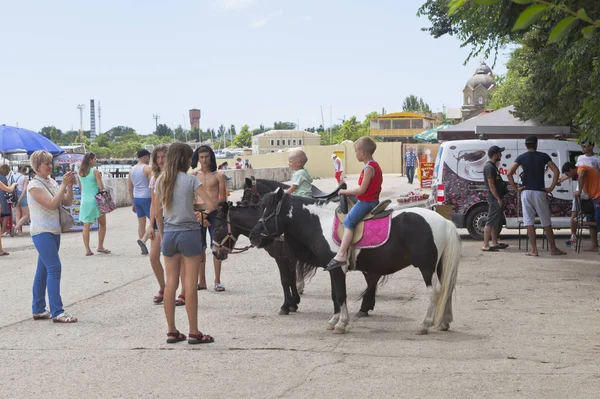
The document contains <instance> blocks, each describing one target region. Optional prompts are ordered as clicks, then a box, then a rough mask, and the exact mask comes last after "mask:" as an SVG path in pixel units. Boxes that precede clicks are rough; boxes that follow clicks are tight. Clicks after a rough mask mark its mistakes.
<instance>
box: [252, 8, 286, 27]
mask: <svg viewBox="0 0 600 399" xmlns="http://www.w3.org/2000/svg"><path fill="white" fill-rule="evenodd" d="M282 14H283V10H277V11H275V12H274V13H271V14H269V15H263V16H259V17H254V18H253V19H252V21H250V24H249V26H250V27H251V28H252V29H260V28H264V27H265V26H266V25H267V24H268V23H269V22H270V21H271V20H272V19H273V18H276V17H279V16H281V15H282Z"/></svg>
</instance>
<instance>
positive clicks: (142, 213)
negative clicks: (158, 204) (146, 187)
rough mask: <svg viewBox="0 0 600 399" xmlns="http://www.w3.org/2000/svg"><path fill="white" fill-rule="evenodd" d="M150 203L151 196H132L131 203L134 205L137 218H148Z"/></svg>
mask: <svg viewBox="0 0 600 399" xmlns="http://www.w3.org/2000/svg"><path fill="white" fill-rule="evenodd" d="M150 204H152V198H134V199H133V205H134V206H135V213H137V217H138V218H143V217H147V218H148V219H150Z"/></svg>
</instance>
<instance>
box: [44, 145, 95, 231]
mask: <svg viewBox="0 0 600 399" xmlns="http://www.w3.org/2000/svg"><path fill="white" fill-rule="evenodd" d="M82 160H83V154H61V155H59V156H57V157H54V167H53V172H54V173H53V174H54V176H55V177H54V179H55V180H56V181H57V182H58V183H59V184H60V183H61V182H62V177H63V176H64V174H65V173H67V172H68V171H70V170H72V171H75V172H77V171H78V170H79V167H80V166H81V161H82ZM80 204H81V188H80V187H79V184H77V183H75V184H74V185H73V204H72V205H71V206H67V207H65V208H67V210H68V211H69V212H71V215H72V216H73V219H74V220H75V223H74V224H73V227H72V228H71V230H70V231H82V230H83V222H80V221H79V205H80ZM90 228H91V229H92V230H98V220H97V219H96V220H95V221H94V222H93V223H92V224H91V225H90Z"/></svg>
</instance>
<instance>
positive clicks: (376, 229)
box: [332, 214, 392, 249]
mask: <svg viewBox="0 0 600 399" xmlns="http://www.w3.org/2000/svg"><path fill="white" fill-rule="evenodd" d="M343 227H344V226H343V225H342V224H341V223H338V219H337V217H336V219H335V220H334V223H333V234H332V237H333V241H334V242H335V243H336V244H337V245H340V244H341V241H340V238H339V236H338V229H340V228H342V229H343ZM359 230H360V229H359V228H357V229H356V230H355V233H356V232H358V231H359ZM391 230H392V215H391V214H390V215H388V216H386V217H383V218H380V219H369V220H366V221H365V222H364V230H363V234H362V237H360V239H358V241H356V239H357V238H356V237H355V238H354V240H353V241H356V243H355V244H353V245H354V247H355V248H357V249H360V248H377V247H380V246H382V245H383V244H385V243H386V242H387V240H388V239H389V238H390V231H391ZM340 235H341V234H340Z"/></svg>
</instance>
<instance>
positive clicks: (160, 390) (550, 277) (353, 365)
mask: <svg viewBox="0 0 600 399" xmlns="http://www.w3.org/2000/svg"><path fill="white" fill-rule="evenodd" d="M350 180H351V181H355V179H350ZM404 180H405V179H403V178H400V177H397V176H386V187H385V189H384V196H387V195H392V194H393V195H394V196H395V195H396V194H397V193H399V192H406V191H408V187H409V186H407V185H406V184H404V183H402V182H403V181H404ZM315 184H317V185H318V186H320V187H323V188H328V187H332V186H334V185H335V184H334V182H332V181H331V180H321V181H316V182H315ZM234 195H239V193H234ZM108 224H109V233H108V237H107V247H108V248H110V249H111V250H112V251H113V254H111V255H96V256H93V257H85V256H83V255H84V250H83V245H82V243H81V241H80V240H81V239H80V236H79V235H78V234H66V235H64V236H63V244H62V250H61V257H62V260H63V279H62V292H63V300H64V302H65V305H66V309H67V310H68V311H69V312H70V313H72V314H74V315H76V316H78V317H79V318H80V320H81V321H80V322H79V323H77V324H75V325H57V324H54V323H52V322H48V321H37V322H34V321H32V320H31V318H30V309H31V305H30V303H31V292H30V291H31V283H32V279H33V274H34V268H35V259H36V252H35V250H34V249H33V247H32V244H31V239H30V237H29V236H25V237H21V238H12V239H11V238H8V239H5V240H4V243H5V248H6V249H7V250H9V251H10V252H11V255H10V256H9V257H4V258H0V303H2V305H1V312H0V314H1V317H0V386H2V390H1V391H0V397H2V398H31V397H45V398H55V397H56V398H58V397H77V398H78V397H94V398H95V397H99V398H100V397H102V398H103V397H106V398H115V397H123V398H134V397H143V398H155V397H156V398H158V397H161V398H164V397H173V398H177V397H182V398H183V397H214V398H231V397H243V398H280V397H294V398H303V397H324V398H330V397H331V398H333V397H335V398H341V397H356V398H364V397H396V398H397V397H406V398H430V397H438V398H545V399H550V398H593V397H598V392H600V290H599V288H600V256H598V254H583V253H582V254H581V255H577V254H575V253H573V252H570V253H569V254H568V255H567V256H566V257H560V258H556V257H551V256H549V255H548V254H547V252H545V251H541V252H540V254H541V255H542V256H541V257H540V258H537V259H534V258H528V257H525V255H524V252H523V251H519V250H518V249H517V248H516V239H515V238H516V237H515V236H511V237H508V239H507V240H506V242H508V243H510V244H511V247H510V248H509V249H508V250H507V251H505V253H486V254H484V253H481V252H480V251H479V246H480V244H479V243H477V242H474V241H471V240H470V239H469V238H467V237H466V235H463V238H464V241H463V259H462V263H461V266H460V271H459V281H458V289H457V293H456V302H455V307H454V309H455V322H454V323H453V324H452V326H451V328H452V330H451V331H450V332H443V333H442V332H433V333H432V334H430V335H428V336H417V335H415V334H414V333H415V331H416V330H417V328H418V326H419V324H420V323H421V321H422V319H423V318H424V315H425V310H426V305H427V302H426V301H427V297H426V293H425V287H424V284H423V282H422V279H421V277H420V275H419V273H418V271H417V270H416V269H414V268H409V269H405V270H403V271H401V272H399V273H397V274H396V275H394V276H392V278H391V279H390V280H389V281H388V282H387V284H386V285H384V286H383V287H381V288H380V290H379V293H378V296H377V300H378V302H377V305H376V309H375V312H374V313H373V315H372V316H371V317H369V318H363V319H356V318H354V317H353V318H352V320H351V322H350V326H349V331H348V333H347V334H346V335H343V336H339V335H332V334H331V333H330V332H329V331H326V330H325V324H326V322H327V320H328V319H329V317H330V316H331V311H332V305H331V301H330V299H329V298H330V294H329V279H328V276H327V274H326V273H323V272H319V273H317V275H316V276H315V277H314V278H313V280H312V281H311V282H310V283H309V284H308V285H307V287H306V291H305V294H304V296H303V297H302V303H301V304H300V310H299V312H298V313H297V314H293V315H290V316H278V315H277V311H278V309H279V306H280V305H281V303H282V295H281V289H280V285H279V281H278V273H277V269H276V266H275V263H274V261H273V260H272V259H271V258H269V257H268V256H267V255H266V253H265V252H264V251H262V250H252V251H249V252H246V253H244V254H240V255H235V256H232V257H230V258H229V259H228V260H227V261H226V263H225V264H224V271H223V282H224V283H225V286H226V288H227V291H226V292H224V293H216V292H214V291H212V290H207V291H201V292H200V293H199V298H200V305H199V314H200V327H201V329H202V331H204V332H206V333H209V334H211V335H213V336H214V337H215V338H216V342H215V343H214V344H210V345H206V346H204V345H201V346H200V347H198V346H196V347H192V346H190V345H188V344H186V343H180V344H177V345H167V344H166V343H164V341H165V338H166V337H165V333H166V322H165V319H164V313H163V310H162V307H161V306H155V305H153V304H152V296H153V295H154V294H155V293H156V290H157V287H156V283H155V280H154V277H153V275H152V273H151V270H150V266H149V263H148V259H147V257H143V256H141V255H139V250H138V247H137V245H136V244H135V238H136V237H135V235H136V221H135V217H134V215H133V214H132V213H131V211H130V210H129V209H125V208H123V209H118V210H117V211H115V212H113V213H112V214H110V215H109V218H108ZM94 240H95V234H94V237H93V242H94ZM244 242H245V241H244ZM244 245H245V244H244ZM208 278H209V279H211V278H212V270H211V266H210V265H209V273H208ZM348 280H349V283H348V292H349V297H350V302H349V308H350V311H351V313H352V314H353V313H354V312H356V311H357V310H358V308H359V303H358V302H357V299H358V295H359V293H360V292H361V291H362V289H363V288H364V283H363V278H362V276H361V275H360V274H358V273H351V274H350V275H349V277H348ZM177 316H178V326H179V328H180V329H181V330H182V331H183V332H187V327H186V317H185V311H184V309H183V308H179V309H178V310H177Z"/></svg>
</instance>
